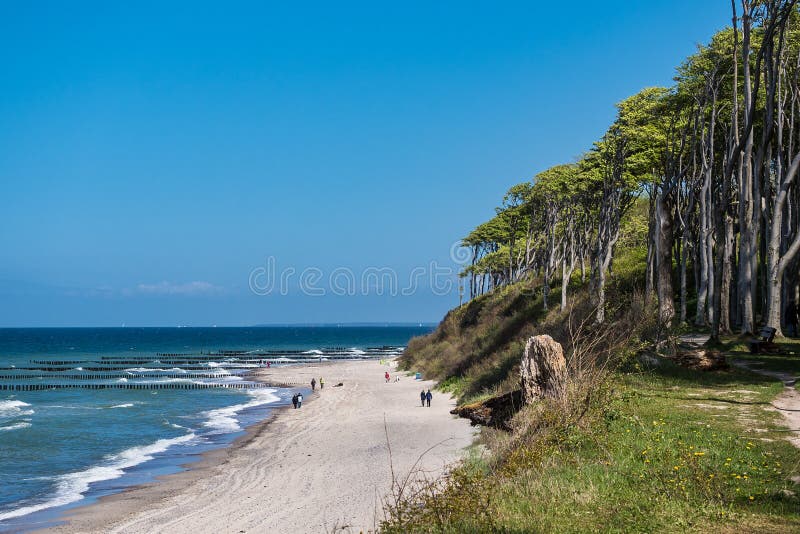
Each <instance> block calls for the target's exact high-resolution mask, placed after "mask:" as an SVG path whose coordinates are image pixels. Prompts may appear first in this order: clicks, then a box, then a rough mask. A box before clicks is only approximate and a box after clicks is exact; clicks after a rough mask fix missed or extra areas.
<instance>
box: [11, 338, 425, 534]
mask: <svg viewBox="0 0 800 534" xmlns="http://www.w3.org/2000/svg"><path fill="white" fill-rule="evenodd" d="M430 330H431V327H430V326H425V325H419V326H302V327H299V326H286V327H250V328H31V329H25V328H5V329H0V532H24V531H29V530H34V529H37V528H42V527H45V526H50V525H53V524H57V522H58V521H59V519H60V518H61V517H62V514H63V513H64V512H65V511H67V510H69V509H70V508H72V507H75V506H81V505H84V504H90V503H91V502H93V501H95V500H97V499H98V498H100V497H102V496H104V495H108V494H111V493H115V492H119V491H122V490H124V489H125V488H128V487H130V486H133V485H138V484H142V483H146V482H150V481H152V480H153V479H154V478H155V477H157V476H161V475H165V474H170V473H176V472H178V471H181V470H183V469H186V468H187V464H188V465H189V466H190V465H191V462H192V461H196V460H198V459H199V458H200V456H201V454H202V453H204V452H206V451H209V450H211V449H215V448H220V447H225V446H228V445H230V444H231V443H232V442H233V441H234V440H235V439H236V438H237V437H239V436H241V435H242V434H243V433H244V431H245V429H246V428H247V427H248V426H250V425H253V424H255V423H257V422H259V421H262V420H263V419H265V418H266V417H268V416H269V415H270V413H271V412H272V411H273V410H274V409H275V408H276V407H280V406H282V405H287V404H289V403H290V399H291V397H292V395H293V393H294V392H295V391H297V389H292V388H280V387H261V386H263V384H259V383H256V382H255V381H253V380H251V379H250V377H249V376H248V373H250V372H252V371H253V370H254V369H255V368H257V367H263V366H266V365H267V362H269V365H303V364H304V363H307V362H309V361H320V360H332V359H363V358H384V357H392V356H395V355H398V354H401V353H402V350H403V348H404V347H405V346H406V344H407V343H408V341H409V340H410V339H411V338H412V337H414V336H418V335H423V334H426V333H428V332H430Z"/></svg>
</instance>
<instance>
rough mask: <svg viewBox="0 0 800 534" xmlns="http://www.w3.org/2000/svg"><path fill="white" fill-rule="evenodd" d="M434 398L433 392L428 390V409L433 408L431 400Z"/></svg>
mask: <svg viewBox="0 0 800 534" xmlns="http://www.w3.org/2000/svg"><path fill="white" fill-rule="evenodd" d="M432 398H433V395H431V390H428V392H427V393H426V394H425V400H426V401H428V408H430V407H431V399H432Z"/></svg>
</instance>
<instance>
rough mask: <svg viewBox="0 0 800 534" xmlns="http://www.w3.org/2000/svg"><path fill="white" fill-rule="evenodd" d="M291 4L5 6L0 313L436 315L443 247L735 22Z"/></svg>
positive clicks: (611, 11)
mask: <svg viewBox="0 0 800 534" xmlns="http://www.w3.org/2000/svg"><path fill="white" fill-rule="evenodd" d="M167 4H169V5H167ZM289 4H291V3H289V2H281V3H266V2H252V3H247V2H218V3H207V2H201V1H194V2H186V3H179V2H174V3H173V2H170V3H167V2H152V3H149V2H135V3H129V4H127V5H126V4H122V3H116V2H103V3H100V2H98V3H92V2H83V3H75V2H70V3H67V2H14V3H12V2H7V3H4V4H3V5H2V7H0V209H2V229H0V260H1V261H0V326H119V325H121V324H127V325H168V326H169V325H178V324H186V325H212V324H217V325H220V326H221V325H248V324H260V323H298V322H299V323H307V322H313V323H319V322H363V321H377V322H382V321H387V322H388V321H409V322H418V321H437V320H439V319H440V318H441V316H442V314H443V313H444V312H445V311H446V310H447V309H449V308H450V307H452V306H453V305H454V304H457V303H458V295H457V291H456V290H455V288H454V286H450V287H449V288H448V287H447V286H446V284H444V282H443V280H444V279H445V278H447V276H446V273H445V271H444V270H442V271H441V272H440V271H439V269H446V268H447V267H451V268H457V267H456V266H455V265H454V263H453V261H452V260H451V257H450V256H451V254H450V249H451V245H452V244H453V243H454V242H456V241H457V240H458V238H460V237H462V236H463V235H465V234H466V233H467V232H468V231H469V230H470V229H471V228H472V227H474V226H475V225H476V224H478V223H480V222H482V221H483V220H485V219H487V218H489V217H491V215H492V213H493V208H494V206H495V205H496V204H497V202H498V201H499V200H500V198H501V197H502V195H503V193H504V192H505V190H506V189H507V188H508V187H509V186H511V185H513V184H515V183H518V182H521V181H523V180H526V179H529V178H530V177H531V176H533V175H535V174H536V173H537V172H539V171H541V170H543V169H545V168H547V167H549V166H551V165H554V164H558V163H564V162H569V161H572V160H574V159H575V158H576V157H577V156H578V155H580V154H581V153H582V152H583V151H584V150H586V149H587V148H588V147H589V146H590V145H591V143H592V141H594V140H595V139H597V138H598V137H599V136H600V135H601V134H602V133H603V131H604V130H605V128H606V127H607V126H608V124H609V123H610V122H611V120H613V115H614V108H613V104H614V103H615V102H617V101H619V100H621V99H622V98H624V97H626V96H628V95H630V94H632V93H635V92H636V91H638V90H639V89H641V88H642V87H645V86H652V85H665V84H669V83H670V80H671V77H672V75H673V72H674V67H675V66H677V65H678V64H679V63H680V61H681V60H682V59H683V58H685V57H686V56H687V55H688V54H690V53H692V52H693V50H694V48H695V45H696V43H699V42H705V41H706V40H707V39H708V38H709V37H710V36H711V35H712V34H713V32H714V31H715V30H717V29H720V28H722V27H723V26H725V25H726V24H728V22H729V20H730V13H729V9H730V4H729V3H726V2H724V1H722V0H719V1H716V0H715V1H711V0H707V1H703V2H697V1H690V0H670V1H667V0H664V1H616V2H615V1H609V2H602V3H601V2H585V3H583V5H581V3H577V2H572V3H570V2H562V3H541V4H540V3H538V2H518V3H517V2H503V3H498V2H418V3H417V2H403V3H394V4H391V5H390V4H384V3H380V2H364V3H352V2H345V3H341V2H339V3H304V4H302V5H301V4H296V5H294V6H290V5H289ZM432 262H433V264H432ZM270 265H274V268H270V269H272V270H275V271H277V273H278V277H277V278H276V280H277V281H279V279H280V273H281V272H283V273H284V274H286V273H288V272H289V271H288V270H287V269H289V270H291V269H293V270H294V274H293V275H292V276H289V277H288V282H287V283H286V288H285V291H281V290H280V287H279V285H280V284H278V283H277V282H276V284H275V289H274V290H272V291H264V290H263V289H264V288H263V287H262V288H261V290H258V289H257V291H256V292H254V291H253V290H251V285H252V283H251V281H253V280H255V281H256V285H257V286H258V280H259V276H260V275H262V274H264V273H265V272H266V271H267V270H269V269H267V267H268V266H270ZM384 268H386V269H392V270H393V272H394V273H396V275H394V276H396V279H397V283H396V284H395V285H397V286H398V288H397V290H396V291H393V290H392V289H391V288H390V287H389V286H390V285H391V284H389V283H388V282H387V280H389V278H390V277H391V276H392V275H388V274H386V271H376V269H384ZM259 269H260V270H259ZM308 269H312V270H311V271H309V270H308ZM370 269H371V270H370ZM415 269H417V271H415ZM420 269H422V270H423V271H425V274H424V275H423V276H417V277H416V278H414V273H417V274H419V272H421V271H420ZM432 269H434V270H436V271H437V273H439V274H437V278H436V281H435V282H436V284H437V288H438V289H437V288H431V287H429V286H430V285H431V279H430V276H429V275H430V272H431V270H432ZM304 271H305V272H306V274H305V275H304V276H306V277H307V278H308V277H310V279H306V280H305V281H304V282H303V283H301V282H300V280H299V277H300V274H301V273H303V272H304ZM309 273H310V274H309ZM335 273H344V274H342V275H341V276H340V277H339V279H338V280H339V281H342V280H349V279H351V280H353V281H354V282H355V283H356V286H357V287H356V290H355V291H350V290H349V289H348V290H346V291H336V292H334V291H332V290H331V286H330V281H331V278H332V276H338V275H335ZM347 273H351V274H347ZM372 274H375V276H372ZM317 275H318V276H317ZM315 276H317V278H316V281H314V277H315ZM348 277H351V278H348ZM262 278H263V277H262ZM411 279H415V280H417V282H418V284H417V285H413V287H415V288H416V289H413V290H410V289H409V288H412V284H411V283H410V282H409V280H411ZM450 279H451V281H452V279H454V277H452V276H451V277H450ZM377 280H383V282H384V283H383V285H382V286H381V287H383V294H378V289H379V287H378V286H379V285H380V284H379V283H377ZM262 285H263V284H262ZM339 285H341V284H339ZM344 285H345V286H346V285H347V284H344ZM362 286H363V287H362ZM259 287H261V286H259ZM337 287H338V286H337ZM319 288H322V289H323V290H324V291H323V292H324V293H325V294H324V295H321V296H320V295H315V294H313V293H315V292H318V291H317V289H319ZM404 289H409V290H407V291H403V290H404ZM448 289H449V290H448ZM309 293H312V294H309ZM340 293H344V294H340Z"/></svg>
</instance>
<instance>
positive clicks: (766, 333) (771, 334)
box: [750, 326, 777, 354]
mask: <svg viewBox="0 0 800 534" xmlns="http://www.w3.org/2000/svg"><path fill="white" fill-rule="evenodd" d="M776 332H777V330H776V329H774V328H772V327H769V326H765V327H763V328H762V329H761V330H760V331H759V332H758V336H757V337H754V338H751V339H750V352H751V353H752V354H758V353H759V352H761V351H762V350H764V349H765V348H767V347H768V346H769V345H772V340H773V339H775V333H776Z"/></svg>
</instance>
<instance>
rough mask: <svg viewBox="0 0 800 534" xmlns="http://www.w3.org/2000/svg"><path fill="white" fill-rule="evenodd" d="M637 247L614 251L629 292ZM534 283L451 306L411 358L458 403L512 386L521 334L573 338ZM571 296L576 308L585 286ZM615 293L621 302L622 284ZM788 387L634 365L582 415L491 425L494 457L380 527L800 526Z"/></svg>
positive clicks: (798, 464) (749, 377) (487, 435)
mask: <svg viewBox="0 0 800 534" xmlns="http://www.w3.org/2000/svg"><path fill="white" fill-rule="evenodd" d="M636 254H639V255H641V254H640V251H638V252H637V251H635V250H634V251H632V253H631V254H629V255H623V256H622V257H621V259H620V260H619V261H617V265H616V266H615V267H616V271H617V277H616V282H615V284H616V289H619V288H620V287H622V288H624V289H627V290H629V289H630V284H627V283H626V282H625V281H626V280H630V279H632V276H628V275H629V274H630V273H633V272H634V271H635V269H636V267H637V265H641V262H640V258H638V256H636ZM531 287H532V286H531V285H530V284H528V283H520V284H517V285H515V286H511V287H507V288H503V289H502V290H500V291H498V292H496V293H493V294H490V295H485V296H483V297H481V298H479V299H476V300H475V301H473V302H471V303H469V304H468V305H465V306H464V307H462V308H461V309H457V310H454V311H451V312H450V313H449V314H448V315H447V317H445V319H444V320H443V321H442V323H441V325H440V326H439V328H438V329H437V330H436V331H435V332H434V333H433V334H431V335H429V336H426V337H424V338H420V339H416V340H414V341H412V343H410V344H409V349H408V351H407V355H406V356H405V359H404V362H403V364H404V366H405V367H406V368H408V369H413V370H421V371H423V372H424V373H426V375H427V376H429V377H433V378H436V379H438V380H440V381H441V384H442V389H445V390H451V391H454V392H455V393H456V394H457V395H458V396H459V398H460V400H461V402H467V401H472V400H475V399H477V398H481V397H483V396H488V395H490V394H496V393H502V392H507V391H510V390H512V389H515V388H516V385H517V372H518V362H519V359H520V357H521V354H522V347H523V345H522V344H523V341H524V339H526V338H527V336H529V335H532V334H535V333H548V334H551V335H552V336H553V337H554V338H556V339H561V340H563V339H564V338H565V336H567V334H568V332H565V331H564V326H563V325H564V322H565V318H564V317H563V316H560V315H559V314H558V312H555V311H551V312H550V313H549V314H546V313H545V312H543V311H542V307H541V295H540V294H537V293H536V292H534V291H533V290H532V289H531ZM557 289H558V288H556V290H554V291H553V296H552V297H551V298H553V299H556V300H557V297H558V293H557ZM576 295H577V298H578V300H579V302H578V306H580V304H581V302H580V301H581V300H582V299H583V297H584V295H582V294H581V293H580V291H578V292H576ZM612 295H614V296H613V297H612V299H613V298H616V299H620V298H621V297H620V295H621V293H620V292H619V291H617V292H616V293H615V292H614V287H612ZM633 326H638V325H632V327H633ZM763 360H764V361H766V362H767V365H782V364H783V363H786V361H779V360H778V359H777V357H764V358H763ZM780 391H781V385H780V384H779V383H777V382H774V381H770V380H769V379H767V378H764V377H760V376H757V375H754V374H751V373H747V372H744V371H739V370H730V371H725V372H717V373H697V372H691V371H686V370H683V369H680V368H677V367H675V366H674V365H672V364H671V363H670V362H668V361H662V363H661V365H659V366H657V367H655V368H653V369H649V370H643V369H639V368H637V367H635V366H634V367H631V366H628V367H627V368H626V369H625V370H624V371H623V370H620V371H617V372H615V373H613V374H612V375H611V376H610V377H609V379H608V380H607V381H606V383H605V384H604V385H603V388H602V392H598V394H597V395H596V396H595V400H594V402H593V405H592V406H591V410H590V411H589V412H588V414H587V415H586V416H585V417H582V418H580V419H575V418H570V417H568V416H566V415H565V413H566V412H565V411H563V409H562V408H559V407H550V408H548V407H546V406H545V407H536V409H527V410H525V411H523V412H521V413H519V414H518V415H517V417H516V418H515V424H516V425H517V427H518V428H519V430H518V431H516V432H515V433H513V434H511V435H507V434H504V433H503V432H501V431H492V430H488V429H487V430H485V431H484V432H483V438H482V439H483V441H484V443H485V444H486V445H487V446H488V449H489V451H490V452H489V453H488V454H484V455H482V456H481V457H479V458H476V459H473V460H471V461H470V462H467V464H466V465H465V466H464V467H462V468H461V469H459V470H457V471H456V472H455V473H454V475H453V477H452V479H451V480H450V481H448V482H447V483H446V484H445V485H444V486H443V487H437V488H436V491H432V489H431V488H429V490H431V491H422V493H420V494H417V495H415V496H414V497H413V498H409V497H408V496H406V499H405V500H403V499H401V500H400V501H398V504H397V506H396V507H395V508H394V509H393V514H392V519H391V520H390V521H389V522H387V523H386V524H385V525H384V529H385V530H386V531H388V532H407V531H425V532H428V531H441V532H487V531H494V532H551V531H560V532H586V531H592V530H600V531H606V532H607V531H625V532H631V531H639V532H653V531H685V530H687V529H691V530H698V531H711V530H716V531H720V530H721V531H723V532H725V531H730V532H734V531H736V532H747V531H761V532H786V531H792V530H794V531H800V503H798V500H797V497H796V493H800V488H798V487H797V486H796V485H795V484H794V483H793V482H791V481H790V480H789V478H790V476H792V475H797V474H798V473H800V453H798V450H797V449H795V448H793V447H792V446H791V445H789V444H788V443H787V442H786V441H785V440H783V439H782V438H783V437H784V436H785V429H784V428H782V426H781V423H780V420H779V419H778V416H777V415H776V414H775V413H774V412H771V411H768V409H767V408H768V406H769V404H768V402H769V401H770V400H771V399H773V398H774V397H775V396H776V395H777V394H779V392H780ZM532 429H533V430H532ZM409 507H410V508H409Z"/></svg>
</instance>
